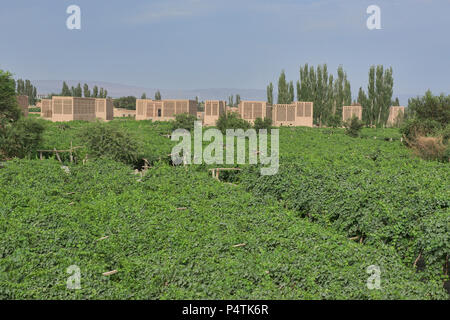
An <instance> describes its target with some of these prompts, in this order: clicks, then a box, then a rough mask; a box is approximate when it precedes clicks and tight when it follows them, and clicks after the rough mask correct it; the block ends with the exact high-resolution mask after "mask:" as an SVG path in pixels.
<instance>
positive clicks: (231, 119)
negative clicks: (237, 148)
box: [216, 112, 251, 134]
mask: <svg viewBox="0 0 450 320" xmlns="http://www.w3.org/2000/svg"><path fill="white" fill-rule="evenodd" d="M216 126H217V128H218V129H219V130H220V131H222V133H223V134H226V130H227V129H243V130H247V129H250V128H251V124H250V123H249V122H248V121H245V120H244V119H242V118H240V117H239V115H237V114H236V113H234V112H228V113H227V114H223V115H221V116H220V117H219V119H218V120H217V122H216Z"/></svg>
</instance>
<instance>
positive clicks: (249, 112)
mask: <svg viewBox="0 0 450 320" xmlns="http://www.w3.org/2000/svg"><path fill="white" fill-rule="evenodd" d="M239 115H240V116H241V118H242V119H244V120H246V121H248V122H250V123H253V122H254V121H255V119H257V118H261V119H265V118H272V107H271V106H270V105H269V104H267V102H265V101H241V102H240V103H239Z"/></svg>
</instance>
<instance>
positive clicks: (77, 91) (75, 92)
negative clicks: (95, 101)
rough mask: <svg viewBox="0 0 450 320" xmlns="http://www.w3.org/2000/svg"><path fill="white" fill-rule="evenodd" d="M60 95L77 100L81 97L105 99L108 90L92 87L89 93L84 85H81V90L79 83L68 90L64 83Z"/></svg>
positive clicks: (87, 87)
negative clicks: (76, 98)
mask: <svg viewBox="0 0 450 320" xmlns="http://www.w3.org/2000/svg"><path fill="white" fill-rule="evenodd" d="M53 95H55V94H53ZM60 95H61V96H64V97H79V98H81V97H83V96H84V97H85V98H106V97H107V96H108V90H106V89H103V88H99V87H98V86H94V87H93V88H92V92H91V90H90V89H89V86H88V85H87V84H86V83H85V84H84V85H83V88H81V84H80V83H78V85H77V86H76V87H74V86H72V87H71V88H69V86H68V85H67V83H66V82H65V81H64V82H63V85H62V89H61V94H60Z"/></svg>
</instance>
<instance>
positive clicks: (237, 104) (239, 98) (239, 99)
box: [234, 94, 241, 107]
mask: <svg viewBox="0 0 450 320" xmlns="http://www.w3.org/2000/svg"><path fill="white" fill-rule="evenodd" d="M239 103H241V95H240V94H236V103H235V105H234V106H235V107H237V106H239Z"/></svg>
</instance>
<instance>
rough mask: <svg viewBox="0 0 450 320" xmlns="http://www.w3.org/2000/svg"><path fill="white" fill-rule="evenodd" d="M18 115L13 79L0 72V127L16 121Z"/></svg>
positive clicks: (7, 74) (9, 74)
mask: <svg viewBox="0 0 450 320" xmlns="http://www.w3.org/2000/svg"><path fill="white" fill-rule="evenodd" d="M20 115H21V111H20V109H19V106H18V105H17V100H16V89H15V83H14V79H13V78H12V76H11V73H9V72H4V71H3V70H0V126H2V125H5V124H6V123H8V122H14V121H17V120H18V119H19V118H20Z"/></svg>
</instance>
